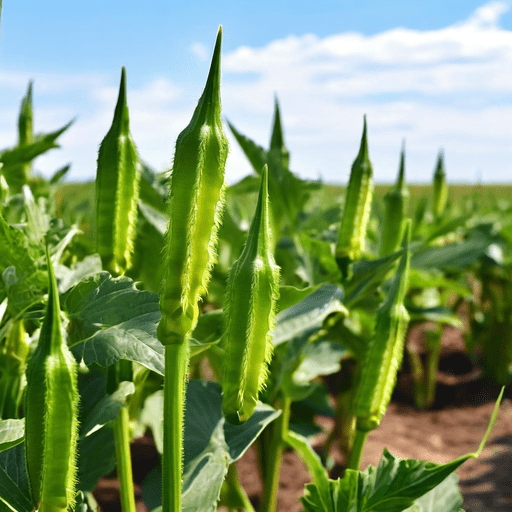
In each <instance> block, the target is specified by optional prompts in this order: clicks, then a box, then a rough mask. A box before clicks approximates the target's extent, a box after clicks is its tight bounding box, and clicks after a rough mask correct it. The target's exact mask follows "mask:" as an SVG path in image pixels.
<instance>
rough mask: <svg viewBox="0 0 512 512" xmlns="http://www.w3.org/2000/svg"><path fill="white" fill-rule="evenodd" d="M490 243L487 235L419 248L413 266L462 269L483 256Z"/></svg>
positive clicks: (413, 256)
mask: <svg viewBox="0 0 512 512" xmlns="http://www.w3.org/2000/svg"><path fill="white" fill-rule="evenodd" d="M489 243H490V241H489V239H488V238H487V237H484V236H475V237H473V238H469V239H467V240H463V241H462V242H458V243H453V244H448V245H445V246H443V247H427V248H424V249H419V250H417V251H416V252H415V253H414V254H413V255H412V257H411V267H415V268H427V269H429V268H439V269H442V270H454V271H460V270H461V269H463V268H464V267H468V266H469V265H471V264H472V263H475V262H476V261H477V260H478V259H479V258H481V257H482V256H483V255H484V254H485V253H486V251H487V247H488V246H489Z"/></svg>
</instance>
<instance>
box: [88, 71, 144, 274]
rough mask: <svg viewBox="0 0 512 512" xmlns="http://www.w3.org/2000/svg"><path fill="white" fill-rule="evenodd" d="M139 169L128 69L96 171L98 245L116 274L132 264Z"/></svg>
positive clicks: (124, 73) (103, 258)
mask: <svg viewBox="0 0 512 512" xmlns="http://www.w3.org/2000/svg"><path fill="white" fill-rule="evenodd" d="M139 181H140V172H139V167H138V155H137V148H136V146H135V142H134V141H133V139H132V136H131V134H130V116H129V112H128V105H127V102H126V70H125V68H124V67H123V68H122V71H121V83H120V86H119V95H118V99H117V104H116V108H115V111H114V119H113V121H112V125H111V127H110V129H109V131H108V132H107V134H106V135H105V138H104V139H103V141H102V142H101V144H100V149H99V152H98V169H97V174H96V225H97V246H98V253H99V255H100V256H101V260H102V264H103V268H104V269H105V270H108V271H110V272H111V273H112V274H114V275H120V274H124V272H125V271H126V270H127V269H128V268H130V266H131V254H132V252H133V243H134V238H135V234H136V223H137V203H138V200H139Z"/></svg>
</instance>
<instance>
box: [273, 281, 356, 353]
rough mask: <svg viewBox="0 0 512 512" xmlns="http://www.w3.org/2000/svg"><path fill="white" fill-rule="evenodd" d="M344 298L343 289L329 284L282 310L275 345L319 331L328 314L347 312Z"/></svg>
mask: <svg viewBox="0 0 512 512" xmlns="http://www.w3.org/2000/svg"><path fill="white" fill-rule="evenodd" d="M342 300H343V290H342V289H341V288H339V287H338V286H337V285H335V284H327V285H324V286H322V287H321V288H319V289H318V290H316V291H314V292H313V293H311V294H309V295H308V296H307V297H306V298H305V299H303V300H302V301H301V302H299V303H298V304H295V305H294V306H291V307H289V308H288V309H285V310H284V311H281V312H280V313H279V314H278V315H277V317H276V327H275V329H274V335H273V338H272V343H273V345H274V346H275V347H277V346H278V345H280V344H281V343H284V342H286V341H289V340H291V339H292V338H294V337H298V336H305V335H306V334H308V333H310V334H312V333H314V332H316V331H318V330H319V329H320V328H321V327H322V324H323V321H324V319H325V318H326V317H327V316H328V315H330V314H332V313H339V312H341V313H344V312H347V310H346V308H345V306H344V305H343V304H342V302H341V301H342Z"/></svg>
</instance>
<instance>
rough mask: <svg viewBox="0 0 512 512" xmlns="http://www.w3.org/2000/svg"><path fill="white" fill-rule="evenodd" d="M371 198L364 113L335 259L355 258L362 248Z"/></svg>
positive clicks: (370, 177)
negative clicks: (361, 134) (359, 143)
mask: <svg viewBox="0 0 512 512" xmlns="http://www.w3.org/2000/svg"><path fill="white" fill-rule="evenodd" d="M372 198H373V168H372V164H371V162H370V158H369V156H368V140H367V135H366V116H365V118H364V127H363V136H362V138H361V146H360V148H359V154H358V155H357V157H356V159H355V160H354V163H353V164H352V169H351V171H350V178H349V182H348V187H347V192H346V195H345V207H344V209H343V217H342V219H341V227H340V233H339V237H338V243H337V245H336V258H337V259H338V260H344V259H345V260H347V259H348V260H349V261H355V260H357V259H359V257H360V255H361V253H362V252H363V250H364V245H365V240H366V228H367V225H368V221H369V219H370V210H371V205H372Z"/></svg>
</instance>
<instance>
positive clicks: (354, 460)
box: [347, 430, 368, 470]
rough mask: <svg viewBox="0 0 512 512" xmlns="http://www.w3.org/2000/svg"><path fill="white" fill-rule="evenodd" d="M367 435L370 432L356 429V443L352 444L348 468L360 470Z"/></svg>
mask: <svg viewBox="0 0 512 512" xmlns="http://www.w3.org/2000/svg"><path fill="white" fill-rule="evenodd" d="M367 436H368V432H366V431H362V430H356V435H355V437H354V444H353V446H352V451H351V452H350V457H349V459H348V466H347V467H348V469H355V470H359V466H360V465H361V459H362V458H363V448H364V443H365V442H366V437H367Z"/></svg>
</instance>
